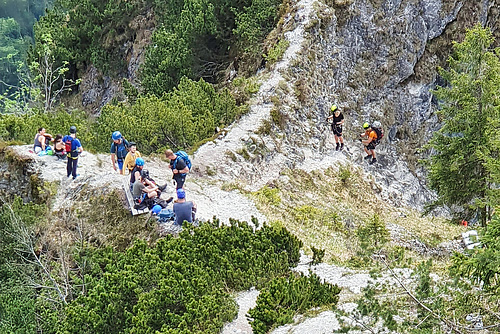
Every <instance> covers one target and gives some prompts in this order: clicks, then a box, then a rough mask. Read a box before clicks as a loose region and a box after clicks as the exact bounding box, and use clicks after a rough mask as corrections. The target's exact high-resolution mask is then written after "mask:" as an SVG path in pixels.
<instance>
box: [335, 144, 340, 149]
mask: <svg viewBox="0 0 500 334" xmlns="http://www.w3.org/2000/svg"><path fill="white" fill-rule="evenodd" d="M339 147H340V144H339V143H337V147H335V151H338V150H339Z"/></svg>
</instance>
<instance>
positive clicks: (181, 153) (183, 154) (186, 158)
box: [173, 151, 191, 170]
mask: <svg viewBox="0 0 500 334" xmlns="http://www.w3.org/2000/svg"><path fill="white" fill-rule="evenodd" d="M175 155H177V159H175V161H174V165H173V167H174V169H177V160H179V159H182V160H184V162H185V163H186V166H187V167H188V168H189V170H191V160H189V156H188V154H187V153H186V152H184V151H177V152H176V153H175Z"/></svg>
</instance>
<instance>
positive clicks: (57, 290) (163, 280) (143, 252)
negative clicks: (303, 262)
mask: <svg viewBox="0 0 500 334" xmlns="http://www.w3.org/2000/svg"><path fill="white" fill-rule="evenodd" d="M113 197H116V196H113ZM96 201H102V199H96ZM104 204H105V205H112V204H110V203H107V202H106V203H104ZM89 205H95V203H94V204H92V203H89ZM45 210H46V206H42V205H40V206H37V205H33V204H30V205H26V204H23V203H22V201H21V200H20V199H19V198H17V199H16V200H15V201H14V202H13V203H12V204H4V205H3V206H2V208H1V210H0V217H1V219H0V224H2V225H1V227H2V228H1V229H0V241H1V242H0V254H1V255H2V257H1V259H0V274H1V275H0V283H1V284H0V286H1V288H0V301H2V303H0V315H1V316H2V317H1V320H0V329H2V330H3V331H7V332H8V331H14V332H26V331H27V332H33V331H43V332H44V333H68V332H71V333H111V334H112V333H123V332H130V333H150V332H151V333H153V332H178V333H218V332H219V331H220V329H221V328H222V325H223V324H224V322H227V321H230V320H232V319H233V317H234V316H235V315H236V308H235V304H234V301H233V300H232V298H231V293H232V292H234V291H240V290H245V289H248V288H250V287H251V286H257V287H258V288H259V289H263V293H262V294H261V296H265V295H269V298H262V297H259V301H258V303H257V307H256V309H255V310H254V311H253V312H255V322H254V326H258V327H259V326H260V327H261V328H264V327H263V326H266V327H267V328H270V326H274V324H280V323H286V322H288V321H289V320H290V319H291V318H292V317H293V315H294V314H295V313H296V312H305V311H307V310H308V309H310V308H312V307H316V306H324V305H325V306H328V305H334V304H335V303H336V302H337V300H338V297H337V295H338V293H339V291H340V289H339V288H338V287H336V286H332V285H330V284H323V283H321V282H320V280H319V278H318V277H317V276H315V275H311V276H310V277H304V276H301V277H296V276H294V275H293V274H291V273H290V267H292V266H295V265H296V264H297V263H298V260H299V249H300V247H301V246H302V242H301V241H300V240H298V239H297V238H296V237H294V236H293V235H291V234H290V233H289V232H288V231H287V230H286V229H285V228H283V227H282V226H281V225H279V224H271V225H264V226H262V227H261V229H259V230H257V231H254V230H253V228H252V227H251V226H249V225H248V224H247V223H246V222H239V221H235V220H231V221H230V225H229V226H224V225H223V226H221V224H220V222H219V221H218V220H213V221H211V222H210V221H209V222H206V223H203V224H202V225H201V226H200V227H197V228H193V227H192V226H190V225H185V226H184V230H183V232H181V233H180V235H179V237H178V238H173V237H171V236H169V237H166V238H164V239H159V240H157V241H156V243H155V244H154V245H148V244H147V243H146V242H145V241H141V240H137V241H136V242H135V243H134V244H133V246H132V247H130V248H128V249H126V250H125V251H120V250H119V249H120V248H111V247H109V246H108V247H106V242H107V241H104V244H103V246H104V247H98V248H96V246H95V245H94V246H91V244H92V243H94V244H95V241H92V240H91V239H92V238H93V236H92V235H94V236H95V234H96V233H95V232H94V231H93V230H92V227H91V226H88V227H86V226H84V224H89V223H91V222H90V221H88V222H86V223H85V222H84V221H87V220H88V217H84V212H85V211H91V210H88V209H84V208H82V210H83V212H82V213H80V214H78V215H77V216H72V218H71V219H70V220H69V221H68V222H66V223H65V228H67V229H69V230H72V231H75V232H77V231H80V232H79V233H80V234H79V237H80V238H81V240H80V241H79V242H76V243H73V244H65V245H64V243H54V241H52V242H51V244H50V245H45V246H43V248H42V247H40V246H37V243H38V242H39V241H41V239H38V238H40V236H36V237H35V233H33V231H35V229H36V228H37V226H38V227H39V226H40V224H43V221H41V220H40V218H39V217H41V216H43V215H44V214H45V213H44V211H45ZM66 214H67V213H66ZM103 219H107V220H108V223H110V222H111V219H108V218H103ZM118 220H119V219H118ZM252 221H253V223H254V224H258V222H257V221H256V220H255V219H254V218H253V219H252ZM96 223H97V222H96ZM115 223H116V222H115ZM115 223H113V222H111V224H115ZM73 224H76V225H75V226H72V225H73ZM89 227H90V228H89ZM58 228H64V227H63V226H60V227H58ZM83 231H86V232H85V233H83V234H82V232H83ZM77 234H78V233H77ZM59 238H60V234H59ZM89 238H90V239H89ZM101 242H102V241H101ZM99 243H100V242H99ZM14 250H18V251H19V253H18V252H15V251H14ZM256 255H258V256H256ZM33 259H36V261H33ZM13 263H18V265H17V266H13V265H12V264H13ZM69 264H71V270H69V271H68V267H67V266H68V265H69ZM28 282H31V283H28ZM33 282H34V283H35V285H34V286H38V287H39V288H37V290H36V291H35V290H34V289H33V285H32V283H33ZM14 296H15V298H13V297H14ZM279 296H287V297H286V298H285V299H282V298H281V297H279ZM277 305H280V307H279V308H278V309H277V312H278V313H279V314H278V313H277V314H278V317H277V318H275V319H273V320H272V321H270V320H269V318H265V317H264V318H263V316H264V315H265V314H266V313H267V311H265V309H269V308H270V307H271V308H273V310H274V311H276V310H275V306H277ZM35 314H36V315H35ZM259 323H261V324H262V325H258V324H259Z"/></svg>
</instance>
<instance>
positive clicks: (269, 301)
mask: <svg viewBox="0 0 500 334" xmlns="http://www.w3.org/2000/svg"><path fill="white" fill-rule="evenodd" d="M339 293H340V288H339V287H338V286H337V285H333V284H330V283H323V282H321V279H320V278H319V277H318V276H317V275H315V274H312V273H311V274H310V275H309V276H305V275H304V274H300V276H298V275H297V274H290V275H289V276H288V277H278V278H276V279H273V280H272V281H271V282H270V283H269V284H268V285H267V286H266V287H265V288H264V289H262V290H261V292H260V294H259V297H258V298H257V306H256V307H255V308H253V309H251V310H250V311H249V312H248V314H249V315H250V317H252V320H251V323H250V324H251V326H252V329H253V332H254V333H256V334H264V333H268V332H269V331H270V330H271V329H272V328H275V327H277V326H281V325H284V324H287V323H291V322H293V317H294V316H295V314H297V313H304V312H306V311H307V310H309V309H311V308H314V307H319V306H332V305H336V304H337V302H338V298H339V297H338V294H339Z"/></svg>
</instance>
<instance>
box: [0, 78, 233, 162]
mask: <svg viewBox="0 0 500 334" xmlns="http://www.w3.org/2000/svg"><path fill="white" fill-rule="evenodd" d="M239 113H240V109H239V108H238V107H236V102H235V100H234V98H233V97H232V96H231V94H230V93H229V91H228V90H222V91H220V92H216V91H215V89H214V87H213V86H212V85H211V84H209V83H207V82H205V81H203V80H199V81H198V82H195V81H192V80H189V79H187V78H183V79H182V80H181V83H180V84H179V86H178V87H177V88H175V89H174V90H172V91H171V92H170V93H168V94H165V95H164V97H163V98H159V97H156V96H154V95H151V96H147V97H140V98H138V99H137V100H136V102H135V103H134V104H133V105H129V104H123V103H121V104H117V105H112V104H108V105H106V106H104V107H103V109H102V111H101V115H100V116H99V117H98V118H96V119H94V118H93V117H92V116H88V115H87V114H86V113H84V112H82V111H73V112H72V113H70V114H69V113H67V112H64V111H55V112H49V113H43V112H35V113H32V114H20V115H15V114H0V139H2V140H4V141H9V140H19V141H23V142H25V143H32V142H33V139H34V137H35V134H36V132H37V129H38V128H39V127H45V128H46V129H47V132H48V133H51V134H52V135H53V136H55V135H56V134H57V133H61V134H67V133H68V131H69V127H70V126H72V125H76V127H77V129H78V138H79V139H80V140H81V142H82V146H83V148H84V149H86V150H91V151H98V152H108V151H109V147H110V145H111V139H110V138H111V134H112V133H113V131H116V130H119V131H120V132H121V133H122V134H123V135H124V137H125V138H126V139H128V140H132V141H135V142H136V143H137V145H138V149H139V151H141V152H142V153H146V154H148V153H152V152H160V151H162V150H164V149H165V148H167V147H168V148H172V149H188V148H189V147H191V146H193V145H195V144H196V143H197V142H199V141H202V140H204V139H206V138H210V137H211V136H212V135H213V134H214V131H215V128H216V127H217V126H220V127H224V126H225V125H228V124H230V123H232V122H233V121H234V120H235V119H236V117H238V116H239Z"/></svg>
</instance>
